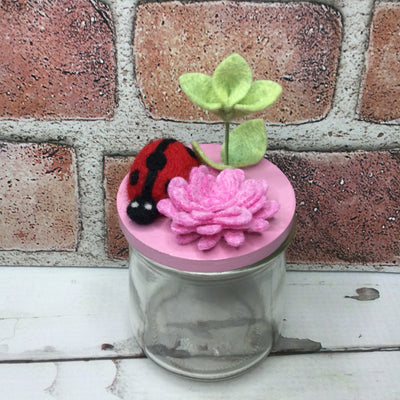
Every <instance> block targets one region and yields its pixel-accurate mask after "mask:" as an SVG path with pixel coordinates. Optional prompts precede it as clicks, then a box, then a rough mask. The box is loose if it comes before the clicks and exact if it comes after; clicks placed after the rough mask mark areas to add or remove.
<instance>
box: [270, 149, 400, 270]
mask: <svg viewBox="0 0 400 400" xmlns="http://www.w3.org/2000/svg"><path fill="white" fill-rule="evenodd" d="M269 159H270V160H271V161H273V162H274V163H275V164H277V165H278V166H279V167H280V168H281V169H282V170H283V172H284V173H285V174H286V175H287V176H288V178H289V179H290V180H291V182H292V184H293V186H294V188H295V191H296V197H297V213H298V224H297V232H296V236H295V239H294V241H293V243H292V245H291V246H290V247H289V249H288V259H289V261H292V262H307V263H353V264H386V265H400V224H399V221H400V181H399V179H398V176H399V175H400V152H394V151H393V152H389V151H376V152H375V151H373V152H365V151H358V152H353V153H312V152H310V153H294V154H292V153H288V152H270V154H269Z"/></svg>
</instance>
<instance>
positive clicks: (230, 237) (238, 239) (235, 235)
mask: <svg viewBox="0 0 400 400" xmlns="http://www.w3.org/2000/svg"><path fill="white" fill-rule="evenodd" d="M224 239H225V240H226V243H228V244H229V245H230V246H233V247H239V246H240V245H242V244H243V243H244V239H245V237H244V233H243V231H236V230H227V231H224Z"/></svg>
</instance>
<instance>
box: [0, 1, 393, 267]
mask: <svg viewBox="0 0 400 400" xmlns="http://www.w3.org/2000/svg"><path fill="white" fill-rule="evenodd" d="M399 21H400V2H398V1H395V2H383V1H379V2H373V1H372V0H357V1H353V0H337V1H335V0H330V1H329V0H326V1H314V2H297V1H285V2H281V3H280V2H260V1H256V2H239V1H212V2H197V1H195V2H188V3H179V2H160V1H157V2H146V1H142V2H140V3H137V2H135V1H132V0H118V1H117V0H108V1H105V2H104V3H103V2H101V1H100V0H79V1H78V0H75V1H74V0H53V1H51V2H50V1H42V2H34V1H30V0H4V1H2V2H1V3H0V22H1V23H0V35H1V36H0V37H1V40H0V54H1V57H0V167H1V173H0V265H59V266H69V265H71V266H121V265H126V257H127V245H126V243H125V239H124V238H123V236H122V234H121V232H120V231H119V228H118V224H117V218H116V210H115V205H114V202H115V196H116V190H117V187H118V184H119V182H120V180H121V179H122V177H123V176H124V175H125V174H126V172H127V169H128V167H129V164H130V163H131V162H132V160H133V157H134V155H135V154H136V153H137V151H139V150H140V148H141V147H142V146H143V145H144V144H146V143H147V142H148V141H149V140H150V139H153V138H158V137H168V136H170V135H171V134H172V135H173V136H174V137H175V138H177V139H179V140H182V141H184V142H191V141H192V140H193V139H194V138H196V139H198V140H199V141H203V142H210V141H211V142H222V140H223V137H222V136H223V133H222V129H220V126H219V125H218V124H216V123H215V121H214V120H213V119H212V118H211V117H210V116H209V115H207V114H205V113H203V112H202V111H200V110H199V109H197V108H196V107H193V106H192V104H191V103H189V102H188V101H187V99H186V98H185V96H184V94H183V93H182V92H181V91H180V89H179V85H178V81H177V78H178V77H179V75H180V74H182V73H184V72H187V71H189V70H190V71H203V72H210V71H212V70H213V69H214V68H215V66H216V64H218V63H219V62H220V61H221V60H222V59H223V58H224V57H225V56H227V55H229V54H230V53H232V52H238V53H240V54H242V55H243V56H244V57H245V58H246V60H247V61H248V63H249V64H250V66H251V68H252V70H253V71H254V77H255V79H271V80H275V81H277V82H279V83H280V84H281V85H282V87H283V94H282V96H281V98H280V99H279V101H278V102H277V103H276V104H275V105H274V106H273V107H271V108H270V109H268V110H267V111H265V112H263V113H260V114H259V116H260V117H262V118H264V119H265V121H266V122H267V131H268V142H269V150H268V157H269V158H270V159H271V160H272V161H273V162H274V163H276V164H277V165H278V166H279V167H280V168H281V169H282V170H283V171H284V172H285V173H286V175H287V176H288V177H289V179H290V180H291V181H292V183H293V185H294V187H295V190H296V194H297V200H298V206H297V211H298V228H297V234H296V237H295V239H294V242H293V243H292V245H291V247H290V248H289V251H288V258H289V261H290V263H291V267H292V268H299V267H300V268H302V267H305V268H321V267H322V268H329V269H331V268H340V269H360V268H362V269H387V270H396V268H395V267H398V266H399V265H400V223H399V221H400V183H399V175H400V126H399V123H400V85H399V81H400V58H399V54H400V51H399V50H400V23H399ZM193 122H195V123H193Z"/></svg>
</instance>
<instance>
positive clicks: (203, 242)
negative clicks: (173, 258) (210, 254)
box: [197, 233, 222, 250]
mask: <svg viewBox="0 0 400 400" xmlns="http://www.w3.org/2000/svg"><path fill="white" fill-rule="evenodd" d="M221 236H222V234H221V233H217V234H215V235H211V236H209V235H205V236H201V238H200V240H199V242H198V243H197V247H198V249H199V250H210V249H212V248H213V247H214V246H215V245H216V244H217V243H218V242H219V240H220V239H221Z"/></svg>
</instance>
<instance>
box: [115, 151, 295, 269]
mask: <svg viewBox="0 0 400 400" xmlns="http://www.w3.org/2000/svg"><path fill="white" fill-rule="evenodd" d="M201 148H202V149H203V151H204V152H205V153H206V154H207V156H208V157H210V159H212V160H213V161H216V162H220V160H221V159H220V155H219V154H220V149H221V146H220V145H217V144H203V145H201ZM243 170H244V171H245V175H246V178H247V179H249V178H251V179H265V180H266V181H267V183H268V185H269V189H268V193H267V197H268V199H269V200H276V201H278V202H279V204H280V210H279V211H278V212H277V213H276V214H275V215H274V216H273V217H272V218H271V219H269V222H270V225H269V227H268V229H267V230H266V231H264V232H261V233H246V234H245V235H246V241H245V242H244V244H243V245H242V246H240V247H239V248H233V247H231V246H229V245H227V244H226V243H225V242H224V240H223V239H221V240H220V242H219V243H218V244H217V245H216V247H214V248H213V249H211V250H207V251H201V250H198V249H197V245H196V242H192V243H189V244H186V245H179V244H178V243H177V242H176V238H175V234H174V233H173V232H172V231H171V229H170V223H171V221H170V219H168V218H166V217H164V216H161V215H160V216H159V217H158V218H157V219H156V221H155V222H153V223H152V224H150V225H138V224H136V223H135V222H133V221H132V220H131V219H130V218H129V217H128V215H127V212H126V209H127V207H128V204H129V202H130V201H129V198H128V193H127V183H128V179H129V174H128V175H127V176H125V178H124V179H123V181H122V183H121V185H120V187H119V190H118V195H117V209H118V216H119V222H120V226H121V229H122V231H123V233H124V235H125V237H126V239H127V240H128V242H129V244H130V245H132V246H133V247H134V248H135V249H136V250H138V251H139V252H140V253H142V254H143V255H144V256H146V257H147V258H149V259H151V260H153V261H156V262H157V263H159V264H162V265H166V266H168V267H171V268H175V269H178V270H182V271H190V272H224V271H229V270H233V269H237V268H241V267H245V266H248V265H251V264H254V263H256V262H258V261H260V260H262V259H264V258H265V257H268V256H269V255H271V254H272V253H273V252H274V251H276V250H277V249H278V248H279V247H280V246H281V245H282V244H283V242H284V241H285V239H286V238H287V236H288V235H289V233H290V231H291V229H292V225H293V220H294V215H295V209H296V199H295V194H294V190H293V187H292V185H291V184H290V182H289V180H288V179H287V178H286V176H285V175H284V174H283V173H282V171H281V170H280V169H279V168H278V167H276V166H275V165H274V164H272V163H271V162H270V161H268V160H266V159H262V160H261V161H260V162H259V163H258V164H256V165H254V166H250V167H245V168H243Z"/></svg>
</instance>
